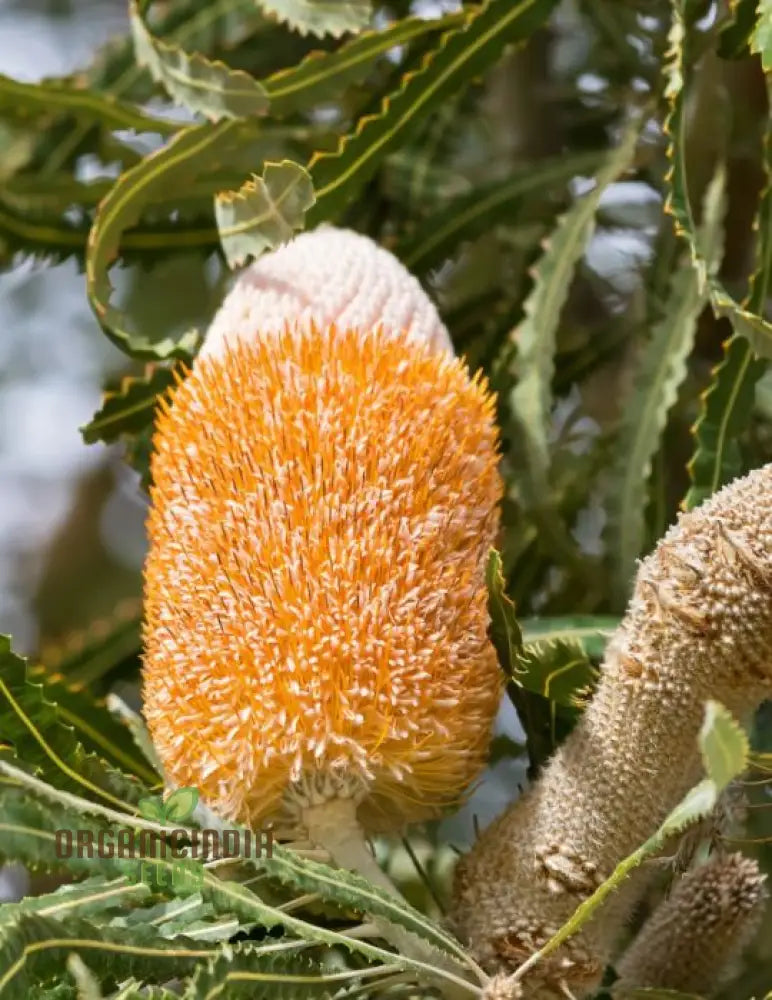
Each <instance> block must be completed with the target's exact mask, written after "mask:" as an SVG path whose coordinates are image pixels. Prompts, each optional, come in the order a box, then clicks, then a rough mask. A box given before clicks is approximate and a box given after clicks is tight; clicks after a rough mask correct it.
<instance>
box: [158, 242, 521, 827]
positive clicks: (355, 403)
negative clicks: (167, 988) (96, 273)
mask: <svg viewBox="0 0 772 1000" xmlns="http://www.w3.org/2000/svg"><path fill="white" fill-rule="evenodd" d="M325 233H326V235H325V238H324V239H320V237H319V235H318V234H316V235H315V236H308V237H304V238H302V240H301V239H299V240H297V241H296V244H298V245H300V244H301V243H302V250H303V252H302V254H301V255H300V257H299V261H300V263H299V262H298V260H296V259H295V258H293V257H292V255H291V253H290V251H291V249H292V248H291V247H289V248H286V249H284V250H282V251H279V252H277V254H276V255H275V257H274V258H273V259H270V258H265V259H264V260H263V261H261V263H260V265H259V266H258V268H256V269H255V270H253V272H252V273H251V275H250V276H249V277H248V279H244V278H242V280H241V282H240V284H239V285H238V286H237V289H236V290H234V293H231V294H232V295H236V299H235V300H234V301H233V302H230V303H226V304H225V306H224V307H223V310H222V312H221V313H220V316H219V318H218V320H217V321H216V323H215V328H214V329H213V332H212V336H213V337H214V338H215V339H214V345H215V346H214V347H212V349H210V350H209V351H208V352H206V353H205V355H204V356H203V357H201V358H199V359H198V361H197V363H196V365H195V367H194V370H193V371H192V372H191V374H190V375H189V376H188V377H187V378H186V379H185V381H184V382H183V383H182V384H181V385H180V386H179V387H178V388H177V390H176V392H175V393H174V395H173V398H172V402H171V405H170V406H168V405H167V406H165V407H164V409H163V414H162V416H161V418H160V420H159V424H158V429H157V434H156V439H155V455H154V458H153V466H152V472H153V480H154V487H153V491H152V509H151V513H150V516H149V523H148V527H149V535H150V552H149V555H148V559H147V563H146V570H145V595H146V628H145V642H146V651H145V664H144V693H145V714H146V717H147V720H148V725H149V728H150V731H151V734H152V737H153V740H154V743H155V746H156V749H157V751H158V753H159V756H160V759H161V761H162V763H163V765H164V768H165V770H166V773H167V777H168V779H169V782H170V783H171V784H176V785H194V786H196V787H197V788H198V789H200V791H201V793H202V796H203V798H204V800H205V801H206V802H207V804H208V805H209V806H210V807H211V808H213V809H215V810H216V811H217V812H219V813H220V814H221V815H223V816H224V817H227V818H238V819H242V820H246V821H250V822H253V823H255V822H261V821H264V820H265V819H267V818H269V817H270V818H278V819H279V820H281V819H288V820H290V821H293V822H297V819H298V816H301V817H302V815H303V812H304V810H311V809H313V808H314V807H315V806H316V805H318V804H319V803H324V802H327V801H330V800H334V799H336V798H348V797H350V798H354V799H355V800H357V801H358V803H359V811H358V818H359V820H360V821H361V822H362V823H363V824H364V825H365V826H366V827H367V828H368V829H370V830H373V829H381V828H391V827H397V826H399V825H401V824H402V823H403V822H404V821H405V820H406V819H416V818H423V817H426V816H432V815H435V814H437V813H438V812H439V811H440V810H441V809H443V808H444V807H446V806H447V805H448V804H449V803H452V802H454V801H456V800H457V799H458V798H459V796H460V795H461V794H462V793H463V791H464V789H465V788H466V786H467V785H468V784H469V782H470V781H471V780H472V779H473V778H474V777H475V776H476V775H477V774H478V772H479V771H480V769H481V768H482V766H483V764H484V760H485V754H486V749H487V744H488V740H489V737H490V730H491V725H492V721H493V717H494V715H495V712H496V709H497V705H498V700H499V697H500V691H501V683H500V678H499V671H498V668H497V663H496V658H495V654H494V652H493V650H492V647H491V646H490V644H489V642H488V640H487V637H486V625H487V614H486V593H485V584H484V566H485V562H486V557H487V552H488V548H489V546H490V545H491V543H492V541H493V539H494V537H495V533H496V530H497V526H498V512H497V504H498V501H499V499H500V495H501V483H500V479H499V475H498V471H497V457H498V456H497V449H498V440H497V431H496V428H495V424H494V413H493V409H494V404H493V398H492V396H491V395H490V393H489V392H488V389H487V387H486V385H485V383H484V381H483V380H482V379H481V378H470V376H469V374H468V372H467V370H466V368H465V366H464V364H463V363H462V362H461V361H459V360H457V359H455V358H454V357H453V355H452V354H451V353H450V352H449V351H448V350H437V348H436V344H433V343H427V341H426V340H425V339H422V336H420V335H419V333H418V332H416V331H423V332H424V333H425V334H426V335H427V336H428V335H429V333H430V332H431V330H433V331H434V334H435V335H436V336H437V337H439V336H440V334H439V330H440V329H441V328H440V327H437V326H436V324H434V325H432V323H431V322H429V320H431V316H432V315H434V317H435V319H436V314H432V310H431V309H423V311H421V309H417V310H414V312H413V313H411V312H410V310H409V309H408V304H409V303H408V300H406V299H404V296H403V297H402V298H401V299H400V296H399V294H398V292H397V290H395V289H396V283H394V282H391V278H392V277H393V275H394V273H396V272H395V269H394V268H393V267H392V266H391V265H389V267H387V268H386V273H385V276H384V274H382V273H381V272H380V271H379V270H378V269H377V268H376V269H375V270H372V269H371V268H370V264H368V263H367V261H363V260H361V259H359V258H357V257H356V255H355V258H354V261H353V263H352V260H351V258H350V255H348V256H347V254H346V253H344V251H345V250H346V248H347V247H349V244H350V241H348V240H341V239H340V238H339V236H338V235H336V233H335V231H334V230H326V231H325ZM354 243H355V245H356V246H360V245H362V244H369V241H361V238H359V237H354ZM311 246H314V247H316V251H315V252H316V253H318V254H319V255H321V258H320V259H316V258H315V257H314V256H313V255H312V256H311V257H307V253H309V252H310V251H309V250H308V248H309V247H311ZM336 253H337V254H338V258H337V267H338V268H340V267H344V268H345V269H346V270H345V274H346V276H347V275H348V271H349V268H350V267H354V264H355V263H356V260H359V263H360V264H361V265H362V267H363V268H364V270H360V272H356V274H355V277H356V276H357V275H358V276H359V278H361V279H362V280H364V276H369V277H368V281H369V282H370V283H369V285H368V286H367V288H365V289H357V288H356V287H355V285H356V282H354V283H353V284H351V285H350V286H349V285H347V284H346V283H345V280H344V278H343V277H341V276H340V275H339V278H340V280H341V281H342V282H343V284H344V288H343V292H341V289H339V288H337V287H331V288H328V289H326V298H325V299H324V302H325V303H326V305H325V306H324V308H321V307H320V308H319V309H317V308H316V307H315V305H314V303H315V301H316V300H315V299H313V298H309V299H308V301H307V304H308V306H309V308H310V309H311V315H310V316H309V315H305V314H304V318H302V319H301V320H298V321H297V322H295V323H293V324H292V325H289V326H287V325H285V326H284V327H281V326H280V325H279V324H280V319H279V318H278V317H279V315H280V314H281V315H283V311H285V310H286V309H287V308H290V306H287V304H286V302H284V300H283V299H282V300H281V301H280V300H279V298H276V302H275V303H274V304H275V305H276V310H277V312H276V314H275V315H273V314H272V315H273V318H271V316H269V313H270V309H269V307H268V306H267V305H266V302H269V303H270V301H273V299H272V296H275V295H279V293H278V292H276V288H277V287H278V285H279V284H280V283H281V282H280V281H279V275H284V279H283V280H284V282H285V284H284V285H283V286H282V287H284V288H285V292H286V297H287V301H288V302H290V303H294V302H296V301H297V302H299V301H301V299H302V300H303V301H306V300H305V299H303V295H305V292H304V291H303V289H302V288H301V287H300V286H298V285H296V283H295V279H296V278H303V277H304V272H302V271H301V270H298V268H300V264H302V263H303V262H309V263H308V267H309V268H310V271H311V273H312V275H315V276H316V277H315V278H314V280H321V278H320V277H319V276H320V275H322V274H327V275H328V276H329V275H330V274H334V273H337V272H336V271H335V268H334V267H333V265H335V264H336V258H335V254H336ZM381 254H383V251H377V253H376V252H374V251H372V250H371V249H370V248H369V247H368V248H367V251H366V255H365V256H367V255H370V257H372V258H373V259H376V260H380V259H381V256H380V255H381ZM385 256H386V257H387V259H389V260H390V259H391V258H389V257H388V255H385ZM288 261H289V263H287V262H288ZM285 264H286V265H287V266H286V269H285ZM290 265H291V266H290ZM365 265H366V266H365ZM266 274H269V275H270V283H269V284H270V288H269V285H268V284H263V276H264V275H266ZM379 275H380V277H381V278H382V279H383V280H381V281H380V283H379ZM306 277H307V275H306ZM411 281H412V279H411ZM390 282H391V284H390ZM242 283H243V284H242ZM251 288H254V289H257V291H258V293H259V294H258V295H257V298H256V300H255V301H256V302H258V303H259V306H256V307H255V309H254V310H247V312H244V313H243V314H242V311H241V310H242V306H243V303H248V302H249V301H250V293H249V289H251ZM317 291H318V290H317ZM344 292H345V294H343V293H344ZM236 293H237V294H236ZM282 294H284V293H282ZM315 294H316V293H315ZM411 294H412V293H411ZM265 295H267V296H268V298H267V299H266V298H265V297H264V296H265ZM421 296H423V293H421ZM424 298H425V297H424ZM397 299H399V300H400V302H401V305H400V307H399V308H397ZM356 301H359V306H357V307H356V308H355V306H354V305H353V304H352V303H354V302H356ZM345 302H348V303H349V307H350V308H348V307H345ZM368 302H369V303H370V305H369V306H368V305H367V303H368ZM240 303H241V304H240ZM365 306H367V308H365ZM360 307H361V308H360ZM291 308H294V306H291ZM328 308H329V310H332V311H335V310H337V309H340V310H341V316H342V317H343V319H344V320H345V322H346V325H336V324H327V323H325V324H323V325H320V317H322V318H324V317H326V316H327V315H328V312H327V310H328ZM264 309H266V310H267V312H264V311H263V310H264ZM381 309H383V310H384V311H385V312H386V313H387V314H388V315H389V316H390V317H391V319H392V320H393V321H394V322H397V321H399V322H405V323H407V324H408V329H406V330H401V331H400V330H396V329H391V330H386V329H384V328H382V327H380V326H379V325H378V323H377V322H376V319H377V317H378V314H379V311H380V310H381ZM390 310H391V312H390ZM411 316H413V319H414V322H409V320H410V317H411ZM261 317H266V320H267V321H268V327H269V330H270V335H269V336H256V335H255V333H256V331H257V330H258V329H260V328H259V323H260V322H261ZM354 320H356V321H357V324H358V325H355V326H350V325H348V323H349V322H353V321H354ZM371 320H372V323H371ZM231 322H232V323H234V324H235V325H234V326H229V325H228V324H229V323H231ZM432 322H433V321H432ZM437 322H438V321H437ZM359 324H365V325H359ZM412 328H415V329H412ZM411 329H412V332H411Z"/></svg>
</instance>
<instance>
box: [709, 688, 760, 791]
mask: <svg viewBox="0 0 772 1000" xmlns="http://www.w3.org/2000/svg"><path fill="white" fill-rule="evenodd" d="M700 752H701V753H702V762H703V764H704V765H705V770H706V772H707V774H708V777H709V778H710V779H711V780H712V781H713V783H714V784H715V786H716V788H718V790H719V791H720V792H721V791H723V790H724V789H725V788H726V786H727V785H728V784H729V782H730V781H733V780H734V779H735V778H737V777H739V775H741V774H742V773H743V771H744V770H745V769H746V768H747V766H748V757H749V754H750V746H749V744H748V737H747V736H746V734H745V732H744V731H743V729H742V728H741V727H740V726H739V725H738V724H737V722H735V720H734V718H733V717H732V714H731V712H729V711H728V710H727V709H726V708H724V706H723V705H721V704H720V703H719V702H717V701H709V702H708V704H707V706H706V708H705V719H704V721H703V723H702V729H701V730H700Z"/></svg>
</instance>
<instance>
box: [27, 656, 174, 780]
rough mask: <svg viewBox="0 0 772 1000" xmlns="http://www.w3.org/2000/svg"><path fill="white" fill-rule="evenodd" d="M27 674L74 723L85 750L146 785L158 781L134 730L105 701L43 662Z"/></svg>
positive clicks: (59, 712)
mask: <svg viewBox="0 0 772 1000" xmlns="http://www.w3.org/2000/svg"><path fill="white" fill-rule="evenodd" d="M27 677H28V678H29V679H30V680H31V681H33V682H34V681H39V682H40V683H41V684H42V685H43V690H44V691H45V696H46V698H47V699H48V701H50V702H52V703H53V704H55V706H56V714H57V716H58V717H59V719H60V720H61V721H62V722H64V723H65V724H66V725H68V726H72V728H73V729H74V730H75V732H76V733H77V736H78V739H79V740H80V742H81V743H82V744H83V747H84V748H85V750H86V751H88V752H89V753H94V754H99V756H100V757H103V758H104V759H105V760H106V761H108V762H109V763H110V764H112V765H113V766H114V767H118V768H122V769H123V770H124V771H128V772H130V773H131V774H133V775H135V776H136V777H138V778H139V779H140V780H141V781H143V782H145V783H146V784H149V785H154V784H156V783H157V782H158V780H159V777H158V774H157V773H156V772H155V771H153V770H152V769H151V768H150V767H148V764H147V761H146V759H145V757H144V756H143V755H142V754H141V753H139V752H138V750H137V748H136V747H135V746H134V737H133V734H132V732H131V730H130V729H129V727H128V726H126V725H124V724H123V723H122V722H119V721H118V720H117V719H116V718H115V716H114V715H113V713H112V712H111V711H109V710H108V708H107V707H106V705H105V703H104V701H102V700H97V699H95V698H94V697H93V695H92V694H91V693H90V692H89V691H87V690H86V689H85V688H83V687H82V686H79V685H74V684H71V683H69V682H68V680H67V679H66V678H64V677H62V676H61V675H60V674H53V675H52V674H51V673H49V672H48V671H47V670H46V668H45V667H43V666H42V665H32V664H29V665H28V666H27Z"/></svg>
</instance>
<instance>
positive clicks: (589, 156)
mask: <svg viewBox="0 0 772 1000" xmlns="http://www.w3.org/2000/svg"><path fill="white" fill-rule="evenodd" d="M603 156H604V154H603V153H594V152H591V153H577V154H575V155H573V156H561V157H557V158H555V159H553V160H543V161H540V162H538V163H531V164H528V165H527V166H525V167H521V168H518V169H515V170H513V171H512V172H511V174H510V175H509V176H508V177H507V178H506V179H505V180H503V181H494V182H493V183H489V184H486V185H484V186H480V187H476V188H474V189H473V190H471V191H469V192H465V193H464V194H462V195H459V196H458V197H457V198H454V199H452V200H451V201H450V202H449V203H448V204H446V205H443V207H442V208H441V209H440V211H438V212H434V213H432V214H431V215H429V216H427V218H426V219H425V220H423V221H422V222H421V224H420V225H419V226H418V227H417V229H416V230H415V232H413V233H411V234H410V235H409V236H407V237H405V238H403V239H402V240H401V241H400V242H399V243H398V244H397V246H396V247H395V248H394V252H395V254H396V255H397V256H398V257H399V258H400V259H401V260H402V261H403V263H404V264H405V266H406V267H407V268H408V269H409V270H410V271H412V272H413V273H417V274H420V273H422V272H424V271H426V270H427V269H428V268H431V267H433V266H435V265H436V264H438V263H439V262H440V261H441V260H442V259H443V258H444V257H446V256H448V255H449V254H450V253H452V252H453V250H454V249H455V248H456V247H457V246H458V244H459V243H460V242H461V241H462V240H468V239H472V238H473V237H475V236H478V235H479V234H480V233H483V232H485V231H486V230H487V229H488V228H489V227H490V226H491V225H492V224H494V223H499V222H502V221H504V220H506V219H511V218H512V214H513V213H514V212H516V211H517V210H518V209H519V208H520V207H521V206H522V205H523V203H524V202H526V201H527V200H528V199H531V198H532V197H533V195H534V194H535V193H536V192H539V191H546V190H549V189H550V188H552V187H556V186H558V185H560V184H562V183H565V182H566V181H568V180H570V179H571V178H572V177H574V176H576V175H577V174H581V173H587V172H594V171H595V169H596V168H597V166H598V164H599V162H600V161H601V160H602V159H603Z"/></svg>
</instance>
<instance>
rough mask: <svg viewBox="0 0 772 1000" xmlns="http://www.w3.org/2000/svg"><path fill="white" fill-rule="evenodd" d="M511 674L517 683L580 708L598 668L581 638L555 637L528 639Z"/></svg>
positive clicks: (536, 692) (569, 705)
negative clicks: (580, 641) (573, 639)
mask: <svg viewBox="0 0 772 1000" xmlns="http://www.w3.org/2000/svg"><path fill="white" fill-rule="evenodd" d="M511 676H512V679H513V680H514V681H515V683H516V684H520V685H521V686H522V687H524V688H526V689H527V690H529V691H533V692H534V694H540V695H541V696H542V697H543V698H546V699H547V700H548V701H550V702H554V703H555V704H556V705H562V706H563V707H565V708H580V707H582V706H583V705H584V702H585V700H586V698H587V695H588V694H589V692H590V690H591V689H592V688H593V686H594V684H595V681H596V679H597V671H596V669H595V667H594V666H593V664H592V661H591V660H590V659H589V657H588V656H587V653H586V652H585V651H584V649H583V648H582V645H581V644H580V643H579V642H575V641H571V640H565V639H551V640H547V641H544V640H537V641H536V642H528V643H525V644H524V645H523V648H522V651H521V653H520V655H519V656H518V658H517V661H516V663H515V669H514V671H513V673H512V675H511Z"/></svg>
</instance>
